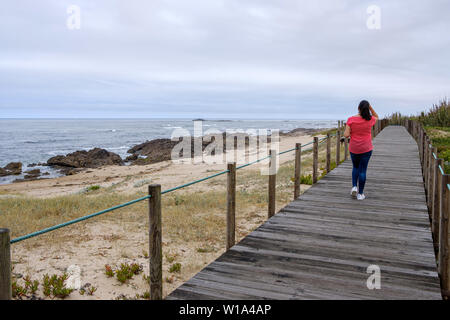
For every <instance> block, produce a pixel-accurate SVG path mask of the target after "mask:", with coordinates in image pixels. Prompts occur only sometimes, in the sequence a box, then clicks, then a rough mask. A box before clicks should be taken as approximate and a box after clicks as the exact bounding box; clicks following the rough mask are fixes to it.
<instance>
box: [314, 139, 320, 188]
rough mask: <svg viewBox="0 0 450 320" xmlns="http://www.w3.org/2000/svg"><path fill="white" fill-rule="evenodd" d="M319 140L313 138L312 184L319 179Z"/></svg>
mask: <svg viewBox="0 0 450 320" xmlns="http://www.w3.org/2000/svg"><path fill="white" fill-rule="evenodd" d="M318 170H319V138H318V137H314V145H313V184H314V183H316V182H317V180H318V179H319V177H318V175H319V172H318Z"/></svg>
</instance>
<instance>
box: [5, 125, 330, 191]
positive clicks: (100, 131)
mask: <svg viewBox="0 0 450 320" xmlns="http://www.w3.org/2000/svg"><path fill="white" fill-rule="evenodd" d="M336 125H337V122H336V121H334V120H207V121H203V129H204V130H205V131H206V130H208V129H216V130H219V131H221V132H224V131H225V130H227V129H231V130H232V129H238V130H247V129H271V130H274V129H279V130H280V131H284V132H286V131H290V130H293V129H296V128H306V129H310V128H314V129H318V128H331V127H335V126H336ZM177 128H184V129H186V130H188V131H189V132H191V134H192V135H193V121H192V119H157V120H153V119H0V167H4V166H5V165H6V164H8V163H9V162H13V161H16V162H22V163H23V170H24V171H25V170H28V169H29V168H27V166H28V165H29V164H32V163H45V162H47V160H48V159H49V158H51V157H53V156H56V155H66V154H68V153H70V152H74V151H77V150H89V149H92V148H95V147H98V148H103V149H106V150H108V151H111V152H114V153H117V154H119V155H120V156H121V157H122V158H125V157H126V156H127V150H129V149H130V148H131V147H132V146H134V145H136V144H140V143H142V142H145V141H147V140H153V139H158V138H170V136H171V134H172V132H173V131H174V130H175V129H177ZM36 168H39V169H41V171H42V172H49V173H50V175H49V176H47V177H55V176H58V175H59V174H58V172H56V171H55V170H51V169H50V168H48V167H41V166H38V167H36ZM21 177H23V176H8V177H0V184H4V183H11V182H12V181H13V180H15V179H17V178H21Z"/></svg>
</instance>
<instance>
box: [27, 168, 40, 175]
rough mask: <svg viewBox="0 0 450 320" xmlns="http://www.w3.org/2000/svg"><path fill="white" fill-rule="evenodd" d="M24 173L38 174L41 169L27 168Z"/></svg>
mask: <svg viewBox="0 0 450 320" xmlns="http://www.w3.org/2000/svg"><path fill="white" fill-rule="evenodd" d="M25 173H28V174H32V175H36V174H37V175H40V174H41V170H40V169H33V170H27V171H25Z"/></svg>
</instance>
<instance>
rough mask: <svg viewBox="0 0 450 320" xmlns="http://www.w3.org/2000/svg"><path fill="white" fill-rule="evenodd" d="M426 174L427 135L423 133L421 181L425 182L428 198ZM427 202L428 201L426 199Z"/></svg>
mask: <svg viewBox="0 0 450 320" xmlns="http://www.w3.org/2000/svg"><path fill="white" fill-rule="evenodd" d="M427 174H428V143H427V136H426V135H424V139H423V181H424V183H425V192H426V195H427V199H428V183H427V178H428V176H427ZM427 204H428V201H427Z"/></svg>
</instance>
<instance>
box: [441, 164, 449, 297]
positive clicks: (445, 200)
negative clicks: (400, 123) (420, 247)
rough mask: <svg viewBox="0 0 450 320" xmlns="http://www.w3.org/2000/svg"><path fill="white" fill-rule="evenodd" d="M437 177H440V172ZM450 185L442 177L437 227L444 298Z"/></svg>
mask: <svg viewBox="0 0 450 320" xmlns="http://www.w3.org/2000/svg"><path fill="white" fill-rule="evenodd" d="M439 175H441V176H442V174H441V172H440V170H439ZM448 183H450V178H449V175H443V176H442V179H441V184H440V188H439V189H440V190H439V194H440V197H439V198H440V201H439V202H440V210H439V211H440V226H439V255H438V257H439V274H440V276H441V287H442V293H443V295H444V296H446V297H449V298H450V255H449V236H448V235H449V233H450V228H449V222H448V219H449V211H450V190H449V189H448V188H447V184H448Z"/></svg>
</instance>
